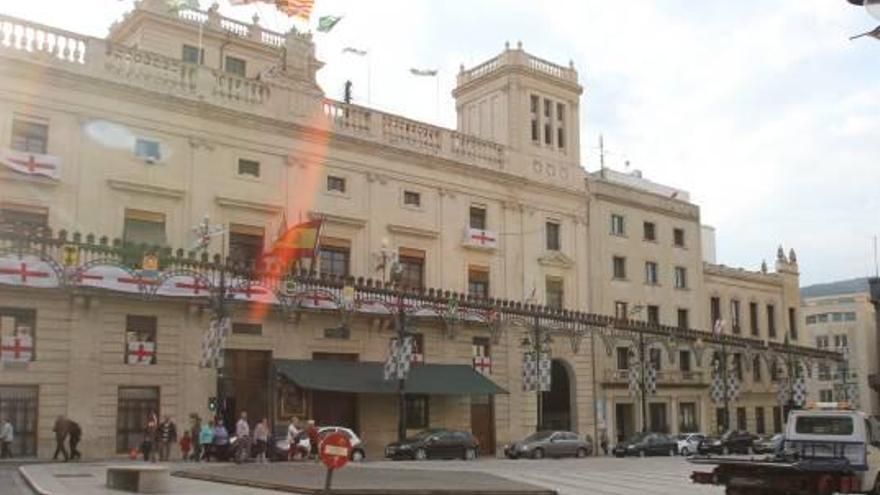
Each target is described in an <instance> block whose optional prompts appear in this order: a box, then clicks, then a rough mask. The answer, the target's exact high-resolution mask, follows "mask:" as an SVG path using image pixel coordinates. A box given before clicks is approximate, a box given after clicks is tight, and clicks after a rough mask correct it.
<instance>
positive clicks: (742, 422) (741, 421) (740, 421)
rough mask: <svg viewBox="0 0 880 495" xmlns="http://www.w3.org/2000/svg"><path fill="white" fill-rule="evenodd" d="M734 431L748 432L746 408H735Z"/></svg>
mask: <svg viewBox="0 0 880 495" xmlns="http://www.w3.org/2000/svg"><path fill="white" fill-rule="evenodd" d="M736 429H737V430H748V429H749V428H748V425H747V421H746V408H744V407H737V408H736Z"/></svg>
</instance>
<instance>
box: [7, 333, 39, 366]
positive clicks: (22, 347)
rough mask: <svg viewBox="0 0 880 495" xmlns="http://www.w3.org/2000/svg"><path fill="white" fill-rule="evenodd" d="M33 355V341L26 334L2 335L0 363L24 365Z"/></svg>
mask: <svg viewBox="0 0 880 495" xmlns="http://www.w3.org/2000/svg"><path fill="white" fill-rule="evenodd" d="M33 355H34V341H33V339H32V338H31V336H30V335H29V334H27V333H21V334H15V335H4V336H3V337H2V338H0V361H3V362H4V363H26V362H28V361H30V360H31V359H32V357H33Z"/></svg>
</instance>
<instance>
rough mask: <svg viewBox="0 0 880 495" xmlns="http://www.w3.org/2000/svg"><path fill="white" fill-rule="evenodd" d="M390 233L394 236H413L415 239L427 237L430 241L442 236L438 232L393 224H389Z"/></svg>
mask: <svg viewBox="0 0 880 495" xmlns="http://www.w3.org/2000/svg"><path fill="white" fill-rule="evenodd" d="M388 232H391V233H392V234H402V235H411V236H415V237H427V238H429V239H436V238H437V237H439V236H440V233H439V232H437V231H436V230H429V229H422V228H419V227H410V226H408V225H398V224H393V223H389V224H388Z"/></svg>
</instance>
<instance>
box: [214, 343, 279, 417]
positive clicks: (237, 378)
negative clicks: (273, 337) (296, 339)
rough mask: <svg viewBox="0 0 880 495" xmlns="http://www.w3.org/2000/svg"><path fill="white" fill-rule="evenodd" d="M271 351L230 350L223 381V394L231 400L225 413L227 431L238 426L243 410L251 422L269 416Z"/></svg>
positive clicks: (221, 389) (228, 350) (221, 386)
mask: <svg viewBox="0 0 880 495" xmlns="http://www.w3.org/2000/svg"><path fill="white" fill-rule="evenodd" d="M271 359H272V353H271V352H269V351H251V350H244V349H227V350H226V358H225V365H224V367H223V375H222V378H220V391H221V395H222V396H223V397H224V398H225V399H226V400H227V405H228V407H227V408H226V409H227V410H226V411H223V413H224V416H225V417H224V419H225V421H226V425H227V428H231V427H233V426H234V425H235V421H236V420H237V419H238V417H239V416H240V415H241V412H242V411H247V413H248V421H249V422H250V423H256V422H257V421H260V420H261V419H263V418H268V417H269V394H268V387H269V363H270V362H271Z"/></svg>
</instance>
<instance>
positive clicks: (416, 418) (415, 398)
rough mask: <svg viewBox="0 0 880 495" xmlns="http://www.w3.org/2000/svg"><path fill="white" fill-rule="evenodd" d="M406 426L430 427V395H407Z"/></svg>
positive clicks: (413, 427) (416, 427)
mask: <svg viewBox="0 0 880 495" xmlns="http://www.w3.org/2000/svg"><path fill="white" fill-rule="evenodd" d="M406 427H407V428H409V429H421V428H427V427H428V396H427V395H407V396H406Z"/></svg>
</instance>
